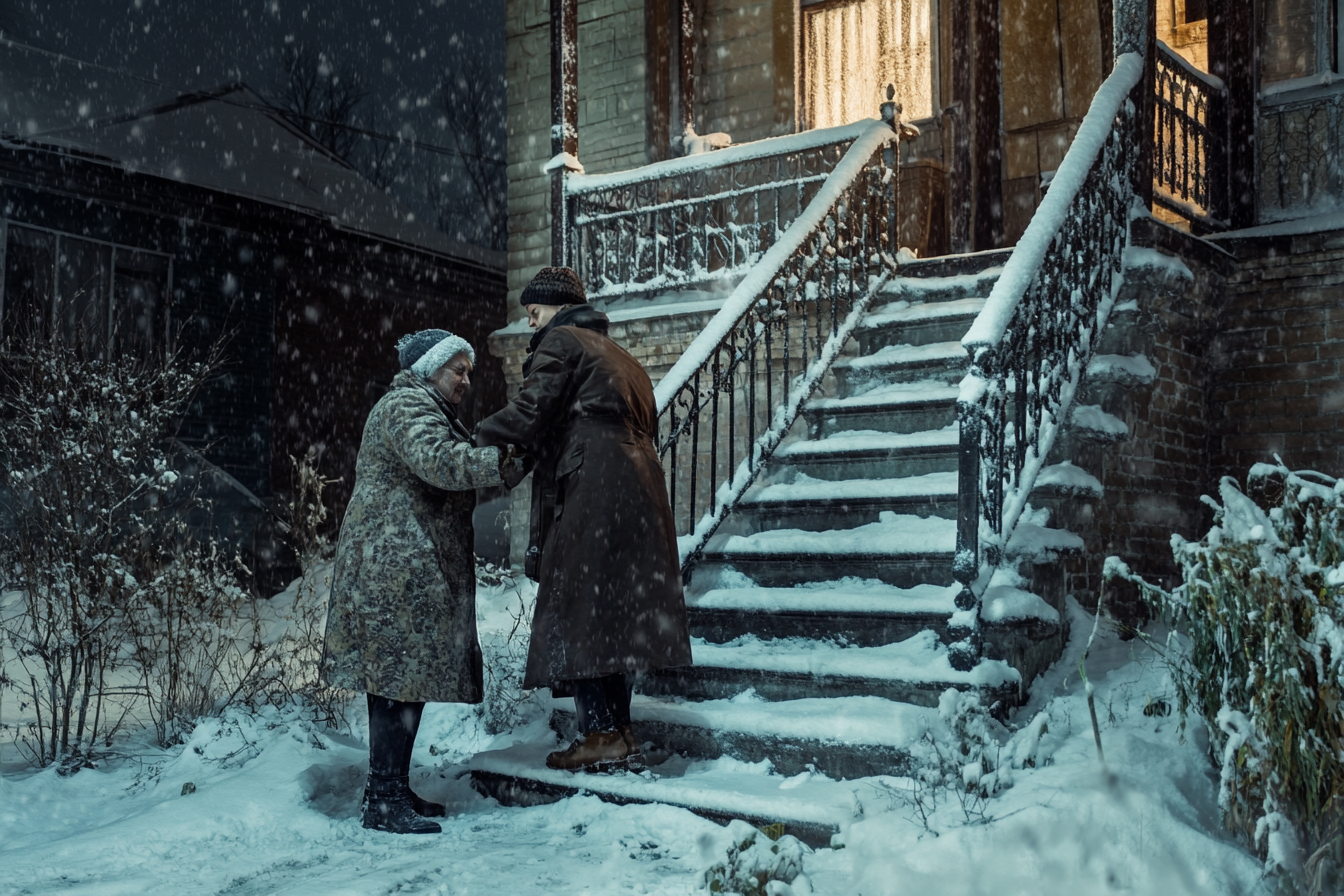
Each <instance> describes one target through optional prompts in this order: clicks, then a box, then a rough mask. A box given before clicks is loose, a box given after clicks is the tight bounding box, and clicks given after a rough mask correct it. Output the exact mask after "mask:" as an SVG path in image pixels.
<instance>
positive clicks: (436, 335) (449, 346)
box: [397, 330, 476, 380]
mask: <svg viewBox="0 0 1344 896" xmlns="http://www.w3.org/2000/svg"><path fill="white" fill-rule="evenodd" d="M459 352H462V353H465V354H466V356H467V360H468V361H470V362H471V363H472V365H473V366H474V365H475V364H476V352H475V351H474V350H473V349H472V347H471V343H469V342H467V340H465V339H463V338H462V337H461V336H455V335H453V334H452V333H449V332H448V331H447V330H421V331H420V332H419V333H411V334H409V335H406V336H403V337H401V338H400V339H398V340H397V360H399V361H400V362H401V369H402V370H409V371H411V372H412V373H414V374H416V375H417V376H418V377H420V378H421V379H425V380H427V379H429V378H430V377H431V376H433V375H434V371H436V370H438V369H439V368H440V367H442V366H443V365H445V364H447V363H448V362H449V361H451V360H452V359H453V355H456V354H458V353H459Z"/></svg>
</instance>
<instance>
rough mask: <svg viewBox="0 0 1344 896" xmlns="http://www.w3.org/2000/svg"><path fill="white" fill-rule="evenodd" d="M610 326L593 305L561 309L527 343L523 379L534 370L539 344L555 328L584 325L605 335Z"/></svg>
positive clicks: (586, 328)
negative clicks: (533, 361) (533, 359)
mask: <svg viewBox="0 0 1344 896" xmlns="http://www.w3.org/2000/svg"><path fill="white" fill-rule="evenodd" d="M610 326H611V321H609V320H608V319H607V316H606V315H605V314H603V313H602V312H601V311H598V310H596V309H595V308H593V307H592V306H591V305H575V306H574V307H573V308H566V309H565V310H564V311H561V312H560V313H559V314H557V315H556V316H555V317H553V318H551V322H550V323H548V324H547V325H546V326H544V327H542V328H541V329H540V330H538V331H537V332H535V333H533V334H532V339H531V341H530V342H528V343H527V360H526V361H524V362H523V379H527V375H528V374H529V373H531V372H532V356H533V355H535V354H536V353H537V346H539V345H541V340H543V339H545V338H546V334H547V333H549V332H551V330H552V329H553V328H555V327H582V328H583V329H585V330H596V331H597V332H599V333H601V334H602V335H603V336H605V335H607V329H608V328H609V327H610Z"/></svg>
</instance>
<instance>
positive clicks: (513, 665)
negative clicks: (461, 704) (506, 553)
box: [477, 564, 536, 734]
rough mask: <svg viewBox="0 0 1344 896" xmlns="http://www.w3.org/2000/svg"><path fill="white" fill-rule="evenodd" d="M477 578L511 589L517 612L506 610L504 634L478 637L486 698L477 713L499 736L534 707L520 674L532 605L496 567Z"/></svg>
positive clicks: (532, 695)
mask: <svg viewBox="0 0 1344 896" xmlns="http://www.w3.org/2000/svg"><path fill="white" fill-rule="evenodd" d="M477 576H478V578H483V579H486V580H489V579H490V578H492V577H496V576H497V578H496V579H495V581H496V582H498V584H499V586H500V587H502V588H509V587H511V588H512V589H513V594H514V598H515V599H516V600H517V604H516V609H514V608H510V609H509V611H508V612H509V616H510V617H511V618H512V623H511V624H510V626H509V630H508V631H507V632H497V633H490V634H484V635H482V636H481V652H482V653H483V654H484V655H485V697H484V699H483V700H482V701H481V703H480V705H479V707H478V708H477V712H478V713H479V714H480V717H481V721H482V722H483V723H484V725H485V730H486V732H487V733H489V734H499V733H501V732H503V731H508V730H510V729H512V728H515V727H517V726H518V725H519V724H521V723H523V722H525V721H526V720H527V716H528V714H529V712H530V710H531V709H532V708H534V707H535V706H536V703H535V698H534V694H533V692H532V691H525V690H523V673H524V671H525V670H526V667H527V645H528V639H529V635H530V633H531V630H532V610H533V604H532V602H530V601H528V600H527V598H526V597H524V596H523V589H522V587H521V586H520V585H518V584H517V582H516V581H515V580H514V579H513V577H512V575H511V574H509V573H508V572H506V571H503V570H500V569H498V568H497V567H493V566H490V565H488V564H487V565H486V569H485V570H484V575H483V574H482V570H481V567H480V566H478V567H477Z"/></svg>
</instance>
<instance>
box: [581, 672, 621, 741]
mask: <svg viewBox="0 0 1344 896" xmlns="http://www.w3.org/2000/svg"><path fill="white" fill-rule="evenodd" d="M568 684H569V689H570V691H572V692H573V694H574V714H575V715H576V716H577V717H578V722H579V732H580V733H581V734H587V733H589V732H590V731H612V730H614V729H616V728H619V727H620V726H621V725H629V724H630V693H631V691H633V690H634V681H633V679H632V678H631V677H630V676H628V675H625V674H623V673H620V672H617V673H614V674H612V675H604V676H602V677H601V678H576V679H574V680H572V681H570V682H568Z"/></svg>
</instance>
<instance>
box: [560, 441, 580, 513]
mask: <svg viewBox="0 0 1344 896" xmlns="http://www.w3.org/2000/svg"><path fill="white" fill-rule="evenodd" d="M582 466H583V443H582V442H580V443H579V444H577V445H575V446H574V447H573V448H571V449H569V450H568V451H566V452H565V456H564V457H562V458H560V462H559V463H557V464H556V465H555V518H556V519H559V518H560V514H562V513H563V512H564V510H565V497H566V495H567V493H568V492H569V491H570V490H571V489H572V487H573V480H572V479H571V477H572V476H573V475H574V474H575V473H577V472H578V471H579V468H580V467H582Z"/></svg>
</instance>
